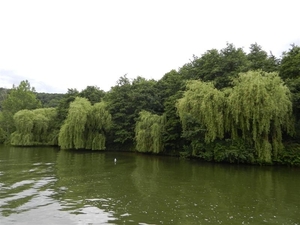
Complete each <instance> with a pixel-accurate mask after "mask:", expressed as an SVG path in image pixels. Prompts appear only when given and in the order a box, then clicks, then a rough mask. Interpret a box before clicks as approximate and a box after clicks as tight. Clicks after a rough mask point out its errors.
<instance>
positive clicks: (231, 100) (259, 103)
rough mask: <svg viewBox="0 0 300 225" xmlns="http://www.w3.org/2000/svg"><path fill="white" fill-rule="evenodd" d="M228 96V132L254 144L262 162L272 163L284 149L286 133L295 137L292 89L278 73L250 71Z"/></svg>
mask: <svg viewBox="0 0 300 225" xmlns="http://www.w3.org/2000/svg"><path fill="white" fill-rule="evenodd" d="M234 84H235V86H234V87H233V89H232V91H231V93H230V94H229V97H228V107H227V109H228V111H227V112H226V118H227V125H226V127H227V129H228V130H231V133H232V138H233V139H237V138H239V135H238V134H239V131H241V133H242V137H243V138H244V139H248V140H249V141H253V142H254V145H255V149H256V151H257V156H258V160H259V161H261V162H267V163H270V162H271V161H272V159H276V158H277V155H278V153H279V152H280V150H281V149H282V148H283V145H282V130H284V131H285V132H287V133H288V134H292V131H293V124H292V102H291V95H290V91H289V89H288V88H287V87H286V86H285V85H284V83H283V82H282V80H281V79H280V77H279V76H278V74H277V73H266V72H263V71H249V72H247V73H242V74H240V75H239V77H238V78H237V79H236V80H234Z"/></svg>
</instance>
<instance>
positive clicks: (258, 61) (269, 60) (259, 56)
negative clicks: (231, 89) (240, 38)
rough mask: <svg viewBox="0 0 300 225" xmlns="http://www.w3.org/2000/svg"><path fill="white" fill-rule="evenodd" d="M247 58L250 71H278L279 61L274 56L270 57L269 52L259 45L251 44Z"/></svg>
mask: <svg viewBox="0 0 300 225" xmlns="http://www.w3.org/2000/svg"><path fill="white" fill-rule="evenodd" d="M247 58H248V60H249V62H250V65H249V70H263V71H266V72H274V71H277V70H278V66H279V65H278V64H279V62H278V61H279V60H278V59H276V57H275V56H274V55H272V54H271V55H270V56H268V54H267V52H266V51H264V50H263V49H262V47H261V46H260V45H258V44H257V43H255V44H251V46H250V53H249V54H248V55H247Z"/></svg>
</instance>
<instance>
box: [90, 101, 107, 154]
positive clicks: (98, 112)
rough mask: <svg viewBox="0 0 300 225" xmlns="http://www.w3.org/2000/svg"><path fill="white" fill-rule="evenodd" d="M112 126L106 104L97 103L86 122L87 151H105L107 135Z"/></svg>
mask: <svg viewBox="0 0 300 225" xmlns="http://www.w3.org/2000/svg"><path fill="white" fill-rule="evenodd" d="M111 125H112V120H111V115H110V113H109V112H108V110H107V108H106V103H105V102H100V103H96V104H94V105H93V106H92V107H91V110H90V111H89V113H88V117H87V122H86V133H87V140H86V149H92V150H104V149H105V141H106V135H105V134H106V133H107V132H108V131H109V129H110V128H111Z"/></svg>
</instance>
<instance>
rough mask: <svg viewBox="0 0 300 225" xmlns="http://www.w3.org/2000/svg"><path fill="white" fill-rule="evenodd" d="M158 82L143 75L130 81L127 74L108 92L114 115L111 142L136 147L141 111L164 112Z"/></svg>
mask: <svg viewBox="0 0 300 225" xmlns="http://www.w3.org/2000/svg"><path fill="white" fill-rule="evenodd" d="M156 83H157V82H156V81H155V80H146V79H145V78H142V77H137V78H136V79H134V80H133V81H130V80H129V79H128V78H127V76H126V75H125V76H123V77H120V79H119V80H118V82H117V85H116V86H114V87H112V89H111V90H110V91H109V92H108V93H107V94H106V96H105V98H104V99H105V101H106V102H107V104H108V109H109V112H110V114H111V115H112V131H111V132H112V134H113V135H112V136H111V140H110V142H111V143H116V144H121V146H122V148H124V146H127V147H126V148H131V149H132V148H134V137H135V123H136V120H137V118H138V117H139V112H141V111H142V110H147V111H149V112H151V113H159V112H160V113H162V111H163V107H162V104H161V102H160V98H159V93H158V90H157V87H156Z"/></svg>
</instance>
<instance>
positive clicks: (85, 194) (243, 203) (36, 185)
mask: <svg viewBox="0 0 300 225" xmlns="http://www.w3.org/2000/svg"><path fill="white" fill-rule="evenodd" d="M115 158H116V159H117V162H116V163H115V162H114V159H115ZM299 178H300V169H299V168H287V167H260V166H242V165H224V164H210V163H203V162H198V161H188V160H180V159H178V158H171V157H157V156H149V155H143V154H135V153H120V152H119V153H117V152H98V151H87V152H84V151H63V150H61V151H60V150H58V149H56V148H15V147H6V146H0V224H1V225H2V224H3V225H4V224H41V223H43V224H184V225H188V224H255V225H258V224H291V225H296V224H300V191H299V190H300V188H299V187H300V179H299Z"/></svg>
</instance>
